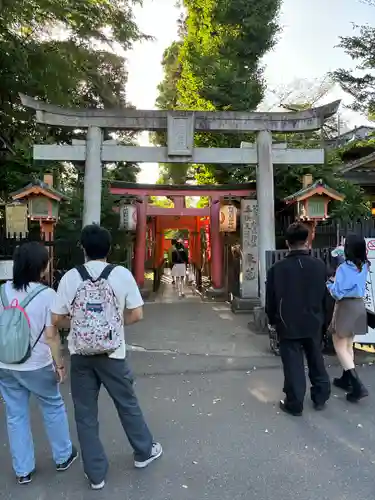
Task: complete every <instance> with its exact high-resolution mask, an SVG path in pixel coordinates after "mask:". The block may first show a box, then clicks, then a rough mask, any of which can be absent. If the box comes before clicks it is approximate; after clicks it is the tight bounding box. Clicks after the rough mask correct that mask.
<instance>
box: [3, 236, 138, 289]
mask: <svg viewBox="0 0 375 500" xmlns="http://www.w3.org/2000/svg"><path fill="white" fill-rule="evenodd" d="M30 241H38V242H40V243H42V244H43V245H45V246H46V248H47V249H48V252H49V254H50V266H49V271H48V273H47V276H46V282H47V283H48V284H49V285H50V286H52V287H53V288H55V289H56V288H57V286H58V284H59V282H60V279H61V278H62V276H63V275H64V274H65V273H66V272H67V271H68V270H69V269H71V268H72V267H75V266H77V265H79V264H83V262H84V255H83V250H82V248H81V245H80V242H79V241H77V240H76V239H74V240H72V239H68V238H56V239H53V240H52V239H50V238H43V237H41V235H40V234H31V233H30V234H28V235H26V236H22V235H9V234H8V235H5V234H4V233H0V260H3V261H4V260H12V259H13V255H14V252H15V250H16V248H17V247H18V246H19V245H22V244H23V243H27V242H30ZM132 253H133V249H132V245H130V244H128V245H127V246H121V245H119V244H115V245H113V248H112V250H111V253H110V255H109V258H108V260H109V261H110V262H111V263H113V264H118V265H122V266H124V267H127V268H128V269H131V263H132ZM0 279H1V277H0Z"/></svg>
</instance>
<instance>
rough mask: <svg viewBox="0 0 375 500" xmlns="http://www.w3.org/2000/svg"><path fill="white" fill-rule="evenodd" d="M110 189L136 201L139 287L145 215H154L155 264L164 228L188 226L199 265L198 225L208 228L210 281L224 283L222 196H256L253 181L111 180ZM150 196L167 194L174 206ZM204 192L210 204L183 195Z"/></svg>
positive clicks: (215, 284)
mask: <svg viewBox="0 0 375 500" xmlns="http://www.w3.org/2000/svg"><path fill="white" fill-rule="evenodd" d="M110 192H111V194H113V195H116V196H124V197H129V196H131V197H134V198H135V199H136V201H137V203H136V210H137V224H136V241H135V253H134V274H135V278H136V281H137V283H138V285H139V286H140V287H141V288H142V286H143V284H144V273H145V255H146V241H147V218H148V216H151V217H153V218H154V219H155V224H154V225H153V226H152V227H153V231H154V232H155V234H154V235H153V237H154V238H155V252H154V256H153V257H154V262H153V265H154V267H158V266H159V265H160V264H161V262H162V260H163V259H164V255H163V252H164V246H163V243H162V240H163V237H164V233H165V231H166V230H167V229H178V230H181V229H188V230H189V250H190V255H191V259H192V263H193V264H195V265H196V266H198V267H200V266H201V264H202V262H201V261H200V257H201V239H200V231H201V228H208V230H209V237H210V238H209V239H210V253H211V259H210V260H211V281H212V286H213V288H214V289H216V290H220V289H221V288H222V285H223V249H224V240H223V238H222V233H221V232H220V210H221V206H222V202H223V200H224V199H238V198H245V199H247V198H250V197H251V196H252V197H253V198H254V197H255V190H254V186H253V185H241V186H240V185H236V186H202V187H201V186H160V185H155V186H150V185H139V184H128V183H124V182H121V181H119V182H113V183H112V184H111V186H110ZM150 196H159V197H168V198H170V199H171V200H173V204H174V206H173V207H171V208H164V207H160V206H157V205H152V204H150V203H149V201H148V200H149V197H150ZM192 196H204V197H208V198H209V205H208V206H207V207H204V208H191V207H186V206H185V199H186V197H192Z"/></svg>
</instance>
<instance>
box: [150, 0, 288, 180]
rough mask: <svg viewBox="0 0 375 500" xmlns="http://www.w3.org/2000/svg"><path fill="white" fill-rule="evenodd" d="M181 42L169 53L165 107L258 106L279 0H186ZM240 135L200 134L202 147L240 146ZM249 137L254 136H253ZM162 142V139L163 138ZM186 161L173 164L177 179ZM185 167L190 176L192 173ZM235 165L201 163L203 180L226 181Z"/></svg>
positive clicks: (162, 93)
mask: <svg viewBox="0 0 375 500" xmlns="http://www.w3.org/2000/svg"><path fill="white" fill-rule="evenodd" d="M182 3H183V5H184V7H185V9H186V18H185V19H184V20H182V21H180V28H181V36H180V40H179V41H177V42H174V44H172V46H171V47H170V48H169V49H168V50H167V51H166V52H165V57H164V61H163V64H164V81H163V82H162V83H161V85H160V86H159V98H158V100H157V103H158V105H159V107H161V108H162V109H185V110H205V111H213V110H221V111H225V110H232V111H237V110H241V111H243V110H254V109H256V107H257V106H258V104H259V103H260V101H261V100H262V98H263V94H264V81H263V74H262V66H261V62H260V61H261V58H262V57H263V56H264V54H266V53H267V52H268V51H269V50H270V49H271V48H272V47H273V45H274V43H275V40H276V34H277V33H278V30H279V28H278V25H277V14H278V12H279V7H280V3H281V2H280V1H279V0H264V2H263V3H262V8H261V9H260V8H259V1H257V0H230V1H228V0H184V1H183V2H182ZM243 139H244V137H240V136H238V135H236V136H235V135H207V134H205V135H203V134H196V137H195V145H196V146H198V147H215V146H216V147H218V146H221V147H238V146H239V144H240V142H241V140H243ZM247 139H248V137H247ZM159 143H160V142H159ZM181 168H182V166H181V165H178V166H174V165H171V166H169V167H168V170H167V172H169V174H170V178H171V179H172V180H173V179H174V178H176V176H177V175H176V173H175V172H176V170H177V169H178V177H180V178H181V177H183V176H182V174H181ZM183 168H185V175H184V177H185V179H186V177H187V176H188V175H190V173H188V169H187V166H184V167H183ZM230 177H231V168H227V167H226V166H224V165H216V166H210V165H204V166H198V167H197V168H196V170H195V178H196V179H197V181H198V182H204V183H209V182H211V183H212V182H226V181H227V180H229V179H230Z"/></svg>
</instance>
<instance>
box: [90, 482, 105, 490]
mask: <svg viewBox="0 0 375 500" xmlns="http://www.w3.org/2000/svg"><path fill="white" fill-rule="evenodd" d="M104 486H105V481H102V482H101V483H99V484H93V483H91V489H92V490H102V489H103V488H104Z"/></svg>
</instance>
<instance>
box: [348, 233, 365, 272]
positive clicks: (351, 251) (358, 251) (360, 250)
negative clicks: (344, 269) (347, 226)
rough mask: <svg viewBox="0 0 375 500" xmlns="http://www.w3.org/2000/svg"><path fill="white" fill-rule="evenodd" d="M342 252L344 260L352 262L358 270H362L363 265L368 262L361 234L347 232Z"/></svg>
mask: <svg viewBox="0 0 375 500" xmlns="http://www.w3.org/2000/svg"><path fill="white" fill-rule="evenodd" d="M344 252H345V260H346V261H347V262H348V261H350V262H352V263H353V264H354V265H355V266H356V267H357V269H358V271H362V268H363V265H364V264H368V260H367V252H366V241H365V239H364V238H362V237H361V236H357V235H356V234H348V236H347V237H346V238H345V245H344Z"/></svg>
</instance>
